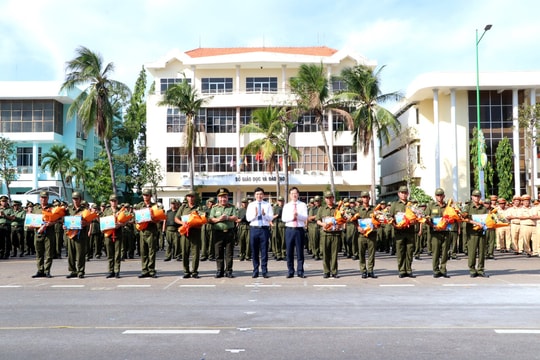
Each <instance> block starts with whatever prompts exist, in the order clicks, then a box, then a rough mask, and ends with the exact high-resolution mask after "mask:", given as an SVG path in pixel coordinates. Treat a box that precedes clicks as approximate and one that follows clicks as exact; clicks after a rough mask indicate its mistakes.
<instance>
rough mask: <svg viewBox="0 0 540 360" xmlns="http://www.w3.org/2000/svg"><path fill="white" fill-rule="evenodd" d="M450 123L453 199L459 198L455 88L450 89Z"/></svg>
mask: <svg viewBox="0 0 540 360" xmlns="http://www.w3.org/2000/svg"><path fill="white" fill-rule="evenodd" d="M450 125H451V128H452V139H454V141H452V142H451V143H452V146H451V153H452V154H454V158H453V159H452V161H451V164H452V177H453V179H454V181H453V184H452V196H453V199H454V200H455V201H457V199H459V177H458V175H459V174H458V164H459V163H458V161H459V160H458V159H459V156H458V151H457V141H458V138H457V120H456V89H450Z"/></svg>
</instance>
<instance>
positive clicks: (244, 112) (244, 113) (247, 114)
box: [240, 108, 256, 127]
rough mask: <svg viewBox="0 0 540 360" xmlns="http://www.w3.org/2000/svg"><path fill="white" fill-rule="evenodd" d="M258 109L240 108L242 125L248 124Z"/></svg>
mask: <svg viewBox="0 0 540 360" xmlns="http://www.w3.org/2000/svg"><path fill="white" fill-rule="evenodd" d="M255 110H256V109H245V108H241V109H240V127H242V126H244V125H247V124H249V123H250V122H251V115H252V114H253V111H255Z"/></svg>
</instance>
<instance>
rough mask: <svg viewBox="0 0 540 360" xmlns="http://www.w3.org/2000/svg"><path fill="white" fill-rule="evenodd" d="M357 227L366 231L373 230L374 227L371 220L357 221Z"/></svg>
mask: <svg viewBox="0 0 540 360" xmlns="http://www.w3.org/2000/svg"><path fill="white" fill-rule="evenodd" d="M358 226H360V228H361V229H362V230H364V231H365V230H367V229H372V230H373V229H374V228H375V226H373V221H372V220H371V218H369V219H358Z"/></svg>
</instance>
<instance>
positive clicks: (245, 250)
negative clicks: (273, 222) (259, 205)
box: [236, 207, 251, 261]
mask: <svg viewBox="0 0 540 360" xmlns="http://www.w3.org/2000/svg"><path fill="white" fill-rule="evenodd" d="M246 210H247V208H243V207H241V208H239V209H238V218H239V219H240V222H238V223H237V224H236V230H237V234H238V244H239V245H240V249H239V250H240V251H239V254H238V257H239V258H240V261H244V260H245V259H247V260H250V259H251V247H250V245H249V223H248V222H247V220H246Z"/></svg>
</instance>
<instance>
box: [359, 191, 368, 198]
mask: <svg viewBox="0 0 540 360" xmlns="http://www.w3.org/2000/svg"><path fill="white" fill-rule="evenodd" d="M360 197H369V191H362V193H360Z"/></svg>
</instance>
